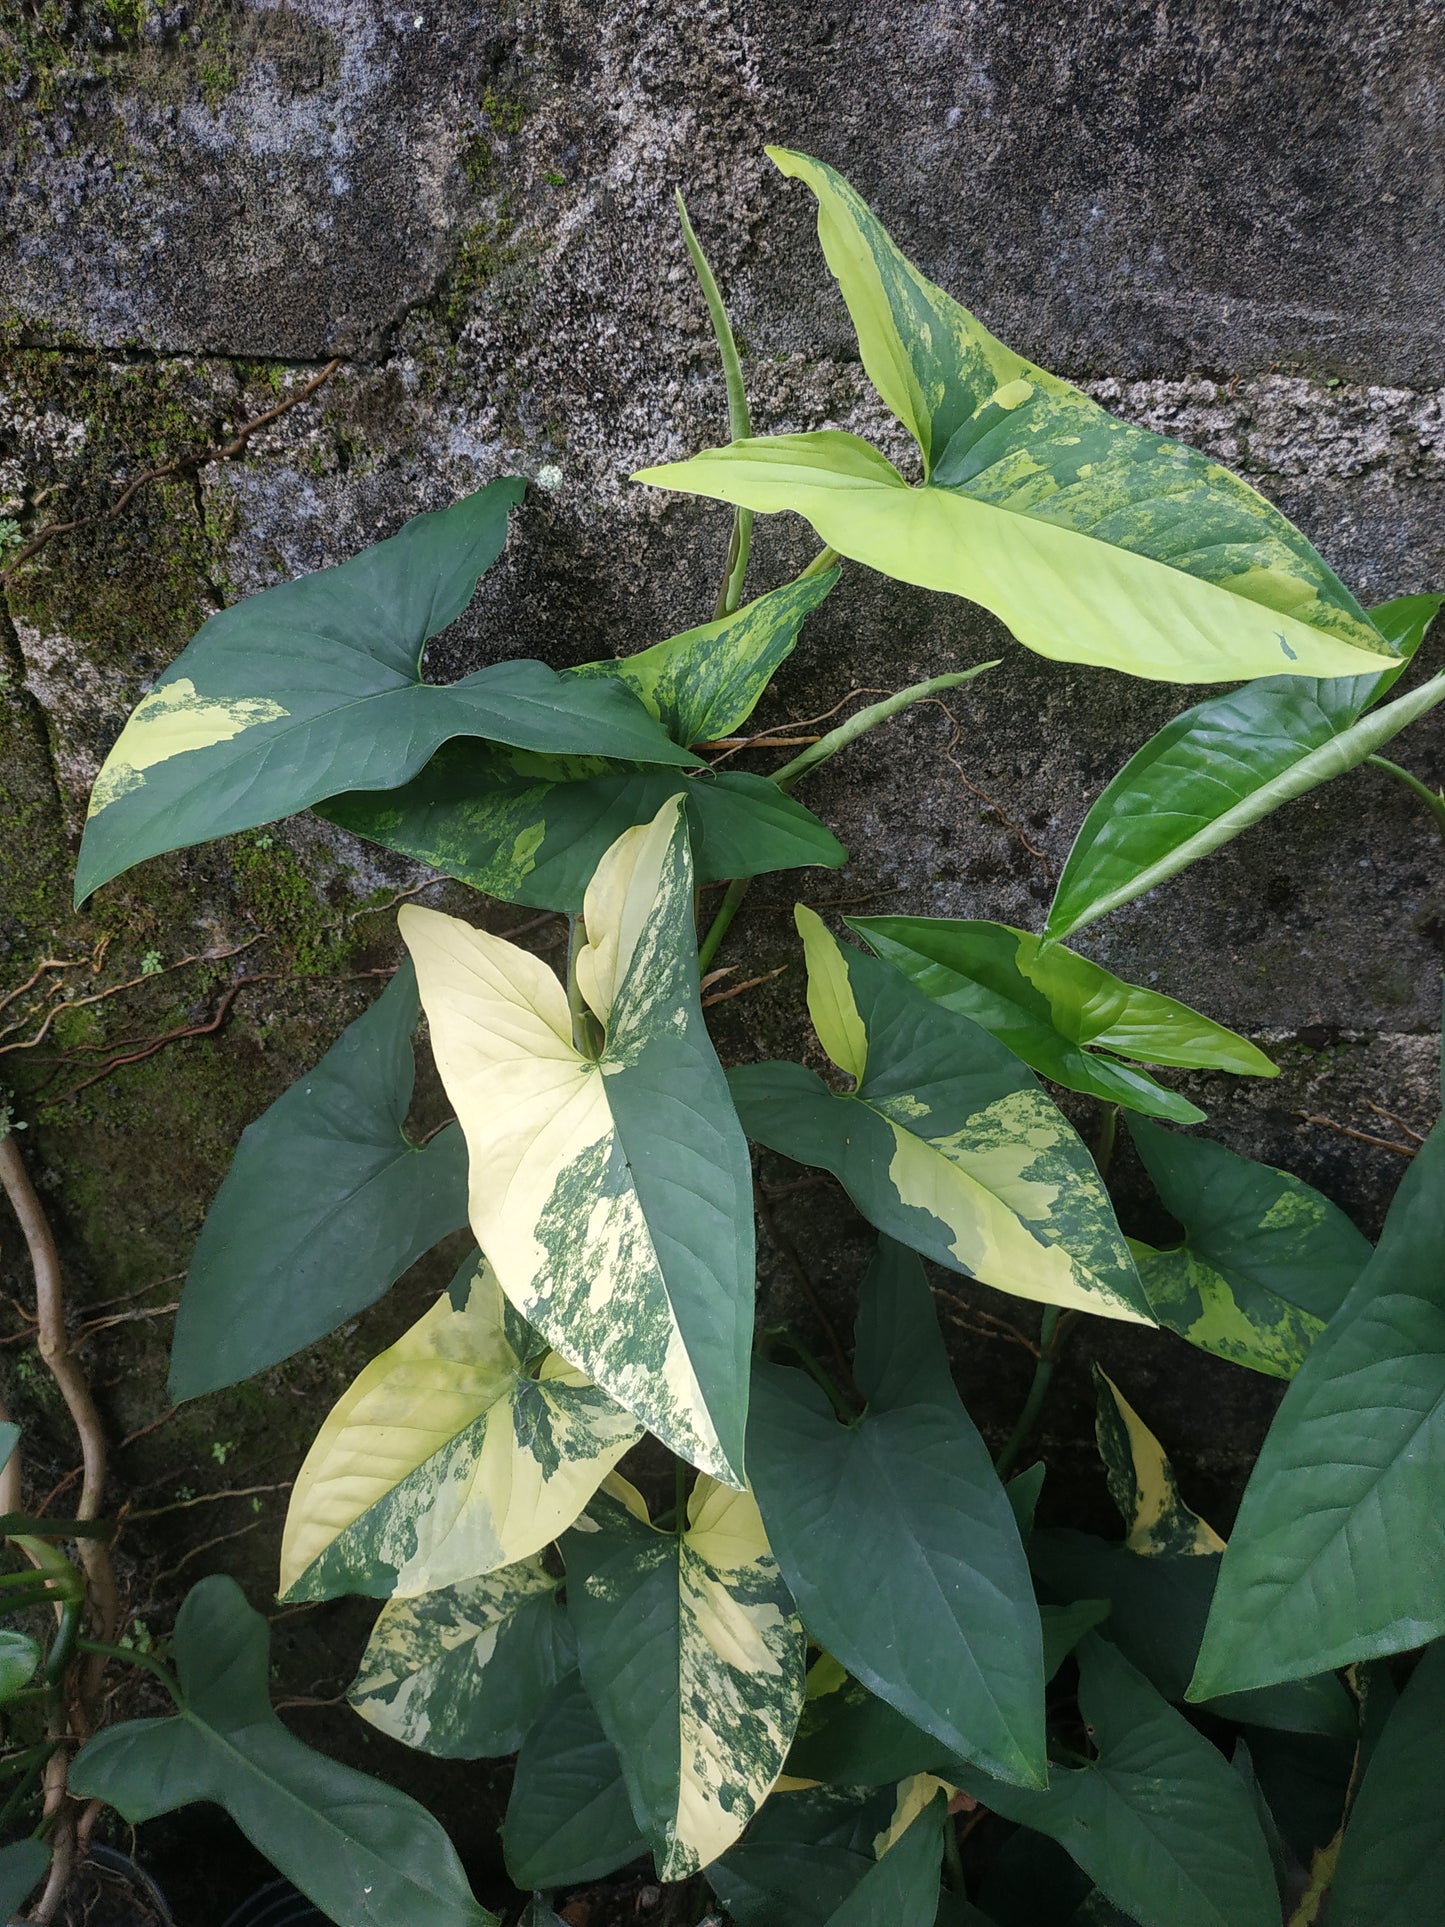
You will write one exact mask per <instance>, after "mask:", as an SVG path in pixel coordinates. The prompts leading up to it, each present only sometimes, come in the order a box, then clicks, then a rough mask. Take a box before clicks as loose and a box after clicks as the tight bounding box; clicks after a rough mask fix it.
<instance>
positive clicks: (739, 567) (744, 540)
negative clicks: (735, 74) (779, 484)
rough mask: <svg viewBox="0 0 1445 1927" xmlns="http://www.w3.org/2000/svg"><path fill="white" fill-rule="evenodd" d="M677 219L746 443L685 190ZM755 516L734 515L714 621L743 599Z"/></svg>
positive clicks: (732, 346) (731, 421)
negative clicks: (705, 305)
mask: <svg viewBox="0 0 1445 1927" xmlns="http://www.w3.org/2000/svg"><path fill="white" fill-rule="evenodd" d="M677 218H678V219H679V220H680V221H681V222H682V238H683V240H684V241H685V242H686V243H687V251H688V254H689V255H690V256H691V257H692V265H693V270H694V272H695V273H696V275H697V279H698V286H699V287H700V288H701V289H702V298H703V300H704V301H706V303H707V312H708V319H709V320H710V321H711V322H712V331H713V334H714V335H715V336H716V338H717V346H718V353H719V355H720V356H721V357H722V367H723V379H724V381H725V382H726V383H727V391H728V434H729V437H730V438H731V440H733V441H735V442H741V441H746V440H747V438H748V437H749V436H750V435H751V434H752V432H753V425H752V417H751V415H750V414H749V412H748V396H747V390H746V389H745V388H744V386H743V365H742V362H741V360H740V359H739V357H738V345H737V342H736V341H735V340H734V339H733V329H732V323H731V322H730V321H729V320H728V311H727V309H726V308H725V307H724V306H723V298H722V295H721V294H720V293H719V291H718V285H717V278H716V276H715V275H714V274H713V271H712V268H711V266H710V265H709V263H708V258H707V256H706V255H705V254H704V253H703V251H702V244H701V242H700V241H699V240H698V238H697V235H696V234H695V233H694V232H693V226H692V222H691V221H690V220H689V219H688V215H687V203H686V202H685V201H684V200H683V198H682V190H681V189H680V188H679V189H678V192H677ZM752 539H753V515H752V510H751V509H737V510H735V511H734V513H733V533H732V540H731V542H730V543H729V544H728V560H727V568H726V570H725V572H724V575H723V585H722V588H721V589H720V590H719V591H718V599H717V607H716V608H715V609H714V611H713V617H714V620H716V618H717V617H718V616H730V615H731V614H732V613H733V611H734V610H735V609H736V608H737V606H738V604H739V603H740V602H741V601H742V599H743V578H744V576H745V575H746V574H747V572H748V550H749V549H750V548H751V546H752Z"/></svg>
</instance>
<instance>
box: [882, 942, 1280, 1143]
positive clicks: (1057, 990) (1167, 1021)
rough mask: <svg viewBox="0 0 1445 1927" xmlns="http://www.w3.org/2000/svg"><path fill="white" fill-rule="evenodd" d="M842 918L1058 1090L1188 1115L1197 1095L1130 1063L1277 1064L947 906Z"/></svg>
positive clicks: (1158, 1113) (1180, 1007) (1145, 994)
mask: <svg viewBox="0 0 1445 1927" xmlns="http://www.w3.org/2000/svg"><path fill="white" fill-rule="evenodd" d="M846 922H847V924H848V927H849V928H850V929H851V930H856V931H857V932H858V934H859V935H860V936H861V937H862V938H863V939H864V940H865V941H866V942H867V943H869V944H871V945H872V947H873V949H874V950H876V951H877V953H878V955H879V956H880V957H882V958H883V959H884V960H885V962H887V963H891V964H892V965H893V966H894V967H895V968H896V969H898V970H901V971H902V972H903V974H904V976H905V977H907V978H908V980H909V982H910V983H913V984H916V985H917V986H918V988H919V989H920V990H921V991H923V993H924V994H925V995H926V996H928V997H932V998H933V999H934V1001H935V1002H937V1003H940V1004H942V1005H944V1006H945V1008H946V1009H948V1010H957V1011H960V1012H962V1014H963V1015H964V1016H965V1017H971V1018H972V1019H973V1021H974V1022H975V1023H976V1024H982V1025H983V1027H984V1029H985V1030H988V1031H991V1032H992V1033H993V1035H994V1036H995V1037H997V1038H998V1039H999V1040H1000V1041H1001V1042H1003V1043H1005V1044H1007V1045H1008V1047H1009V1049H1010V1050H1011V1051H1014V1052H1016V1053H1017V1055H1018V1056H1020V1057H1021V1058H1022V1059H1023V1060H1024V1062H1025V1063H1026V1064H1027V1065H1029V1067H1030V1068H1031V1069H1032V1070H1036V1071H1038V1072H1039V1073H1040V1074H1041V1075H1042V1076H1044V1077H1048V1078H1052V1079H1053V1081H1054V1082H1055V1083H1056V1084H1062V1085H1063V1086H1064V1088H1065V1089H1066V1090H1071V1091H1083V1092H1086V1093H1087V1094H1088V1095H1089V1096H1091V1097H1098V1098H1102V1099H1103V1100H1104V1101H1105V1102H1106V1103H1114V1104H1122V1105H1123V1106H1124V1107H1125V1108H1126V1109H1128V1110H1131V1111H1142V1112H1144V1113H1145V1114H1146V1115H1147V1116H1150V1117H1167V1118H1169V1119H1170V1120H1171V1121H1172V1122H1174V1123H1176V1124H1197V1123H1199V1122H1200V1120H1201V1119H1202V1118H1203V1116H1204V1113H1203V1111H1201V1110H1200V1109H1199V1108H1198V1106H1197V1105H1195V1104H1191V1103H1190V1102H1189V1101H1188V1099H1187V1098H1183V1097H1180V1096H1179V1095H1178V1093H1177V1092H1175V1091H1171V1090H1167V1089H1166V1088H1165V1087H1164V1086H1163V1085H1162V1084H1158V1083H1156V1082H1155V1080H1154V1079H1153V1078H1152V1077H1150V1076H1149V1075H1148V1074H1147V1072H1145V1071H1142V1070H1140V1069H1138V1068H1137V1065H1138V1064H1141V1063H1144V1064H1170V1065H1175V1066H1177V1067H1179V1068H1180V1069H1187V1070H1223V1071H1232V1072H1234V1073H1235V1074H1236V1075H1238V1076H1245V1077H1277V1076H1278V1075H1279V1072H1278V1070H1277V1069H1276V1067H1275V1066H1274V1065H1273V1064H1272V1063H1271V1062H1270V1060H1269V1059H1268V1058H1267V1057H1266V1056H1265V1054H1264V1052H1263V1051H1262V1050H1259V1049H1257V1048H1256V1047H1255V1045H1253V1044H1251V1043H1250V1042H1249V1040H1248V1038H1245V1037H1240V1036H1238V1035H1237V1034H1236V1032H1234V1031H1232V1030H1226V1029H1225V1027H1224V1025H1223V1024H1216V1023H1214V1022H1213V1021H1212V1020H1211V1019H1210V1018H1208V1017H1202V1016H1201V1015H1200V1014H1199V1012H1198V1011H1197V1010H1191V1009H1190V1008H1189V1006H1188V1005H1187V1004H1181V1003H1177V1002H1176V1001H1175V1000H1174V998H1172V997H1164V996H1161V995H1160V994H1159V992H1158V991H1154V990H1146V989H1144V988H1143V987H1142V986H1141V985H1139V984H1130V983H1125V982H1124V980H1123V978H1121V977H1116V976H1114V974H1113V973H1112V971H1108V970H1105V969H1104V967H1103V965H1102V964H1096V963H1093V962H1091V961H1090V960H1089V959H1088V958H1087V957H1081V956H1079V955H1078V954H1077V952H1075V951H1073V950H1066V949H1065V948H1064V947H1063V945H1062V944H1046V943H1045V942H1044V940H1043V939H1042V938H1040V937H1034V936H1030V934H1029V933H1028V932H1027V931H1025V930H1015V929H1014V928H1013V927H1012V926H1011V925H1009V924H1006V923H984V922H980V921H976V920H965V919H955V918H951V917H849V918H847V919H846ZM1121 1058H1129V1059H1133V1060H1134V1062H1132V1063H1121V1062H1120V1061H1119V1060H1120V1059H1121Z"/></svg>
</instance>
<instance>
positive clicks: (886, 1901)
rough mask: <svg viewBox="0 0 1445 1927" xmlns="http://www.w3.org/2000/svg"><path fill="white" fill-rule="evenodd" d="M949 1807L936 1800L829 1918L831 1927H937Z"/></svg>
mask: <svg viewBox="0 0 1445 1927" xmlns="http://www.w3.org/2000/svg"><path fill="white" fill-rule="evenodd" d="M947 1806H948V1802H947V1801H946V1799H945V1798H944V1796H943V1795H942V1794H941V1793H938V1794H935V1795H934V1797H933V1798H932V1799H931V1800H930V1801H929V1803H928V1805H927V1806H926V1807H925V1808H924V1809H923V1811H922V1812H921V1813H920V1814H918V1815H917V1816H916V1817H915V1818H914V1819H913V1820H912V1821H910V1822H909V1824H908V1826H907V1827H905V1828H904V1830H903V1832H902V1833H901V1834H900V1835H899V1837H898V1839H897V1840H895V1841H894V1843H893V1845H892V1846H891V1847H889V1849H888V1851H887V1852H886V1853H885V1854H884V1855H883V1857H882V1858H881V1859H880V1860H875V1861H874V1863H873V1865H872V1866H871V1867H870V1868H869V1869H868V1871H867V1873H865V1874H864V1876H863V1878H862V1879H861V1880H860V1881H859V1882H858V1885H857V1886H856V1887H855V1888H854V1889H853V1891H852V1893H851V1894H849V1896H848V1898H847V1899H846V1900H845V1901H844V1902H843V1904H842V1906H841V1907H839V1908H838V1909H837V1910H836V1911H835V1912H834V1913H832V1914H830V1915H829V1916H828V1927H933V1920H934V1916H935V1915H936V1914H937V1912H938V1867H939V1862H940V1860H941V1859H942V1857H943V1824H944V1816H945V1813H946V1811H947Z"/></svg>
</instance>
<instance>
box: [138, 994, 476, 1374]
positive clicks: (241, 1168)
mask: <svg viewBox="0 0 1445 1927" xmlns="http://www.w3.org/2000/svg"><path fill="white" fill-rule="evenodd" d="M419 1014H420V1013H419V1006H418V1003H417V994H416V976H415V973H414V972H413V970H412V967H411V965H410V964H409V963H406V964H403V966H402V968H401V969H400V970H398V972H397V973H396V976H395V977H394V978H393V979H392V981H391V983H390V984H388V986H387V987H386V989H385V990H384V991H383V992H382V994H381V996H380V997H379V998H378V999H377V1001H376V1002H375V1003H374V1004H373V1005H372V1006H371V1008H370V1009H369V1010H368V1011H366V1012H365V1013H364V1014H363V1015H362V1016H360V1017H358V1018H357V1020H356V1022H355V1023H354V1024H351V1025H349V1026H348V1027H347V1029H346V1030H345V1031H343V1032H342V1034H341V1036H340V1037H339V1038H338V1039H337V1041H336V1043H335V1044H333V1045H332V1047H331V1049H330V1050H329V1051H328V1052H327V1053H326V1055H325V1057H323V1058H322V1060H321V1062H320V1063H319V1064H318V1065H317V1066H316V1068H315V1070H314V1071H310V1072H308V1073H307V1075H306V1076H304V1077H301V1078H298V1079H297V1081H296V1082H295V1083H294V1084H293V1085H292V1086H291V1088H290V1090H289V1091H286V1092H284V1093H283V1094H282V1095H281V1096H280V1097H278V1098H277V1100H276V1102H275V1103H274V1104H273V1105H272V1106H271V1108H270V1110H268V1111H267V1112H266V1113H265V1114H264V1115H263V1116H262V1117H259V1118H258V1119H257V1120H256V1122H255V1123H254V1124H251V1125H249V1126H248V1127H247V1128H246V1130H245V1131H244V1132H243V1133H242V1136H241V1142H240V1144H239V1146H238V1147H237V1150H236V1156H235V1159H234V1161H233V1162H232V1165H231V1169H230V1170H229V1172H227V1174H226V1181H225V1183H224V1184H223V1185H222V1186H221V1189H220V1191H219V1192H218V1193H217V1194H216V1201H215V1203H214V1204H213V1205H212V1206H211V1209H210V1212H209V1214H208V1215H207V1218H206V1222H205V1224H204V1225H203V1226H202V1228H201V1235H200V1237H199V1239H198V1240H197V1241H196V1248H195V1251H194V1252H193V1253H192V1256H191V1265H190V1270H189V1271H188V1272H187V1274H186V1284H185V1289H184V1290H183V1291H182V1293H181V1309H180V1312H179V1314H178V1315H177V1318H176V1333H175V1342H174V1345H173V1347H172V1351H171V1380H170V1389H171V1396H172V1397H173V1398H176V1399H183V1398H198V1397H199V1396H200V1395H201V1393H203V1392H213V1391H215V1390H216V1389H217V1388H218V1387H219V1386H222V1385H234V1384H236V1383H237V1382H238V1381H239V1380H241V1379H243V1378H249V1377H250V1376H251V1375H252V1373H254V1372H259V1371H264V1370H265V1369H266V1367H267V1366H268V1365H275V1364H278V1363H279V1362H280V1360H281V1359H283V1358H289V1357H290V1356H291V1354H292V1353H293V1352H298V1351H300V1350H301V1349H302V1347H303V1346H306V1345H310V1344H313V1343H314V1342H315V1340H316V1339H318V1338H324V1337H325V1336H326V1334H327V1332H329V1331H334V1330H335V1329H336V1327H337V1326H338V1325H340V1324H343V1323H344V1322H345V1321H346V1320H347V1319H348V1318H354V1317H355V1316H356V1314H357V1313H358V1312H361V1311H365V1309H366V1307H367V1306H368V1305H372V1304H375V1302H376V1300H377V1299H378V1298H380V1296H381V1295H382V1293H383V1292H384V1291H385V1290H386V1289H387V1287H388V1286H389V1285H391V1284H393V1283H394V1282H395V1281H396V1279H398V1278H399V1277H400V1276H401V1274H402V1272H404V1271H405V1270H406V1268H407V1266H408V1265H410V1264H413V1263H415V1261H416V1260H417V1259H418V1258H419V1257H421V1255H422V1253H423V1252H425V1251H430V1249H431V1248H432V1246H433V1245H435V1244H437V1243H439V1242H440V1240H441V1239H443V1238H445V1237H446V1236H447V1234H448V1233H449V1232H452V1231H456V1230H458V1229H459V1228H460V1227H461V1226H462V1225H464V1224H465V1223H466V1221H467V1199H466V1147H465V1145H464V1144H463V1142H462V1134H461V1132H460V1131H459V1130H458V1129H457V1127H456V1126H455V1125H453V1124H449V1125H448V1126H447V1127H446V1128H445V1130H442V1131H439V1132H438V1133H437V1135H436V1136H435V1137H434V1138H433V1139H432V1140H431V1142H430V1143H429V1144H427V1145H425V1146H423V1145H418V1144H413V1143H412V1142H411V1141H410V1139H409V1138H408V1137H407V1136H406V1135H405V1133H404V1131H403V1129H402V1127H403V1125H404V1123H405V1122H406V1114H407V1111H408V1110H409V1108H410V1106H411V1093H412V1082H413V1078H414V1076H415V1065H414V1062H413V1059H412V1049H411V1034H412V1032H413V1030H415V1028H416V1024H417V1018H418V1016H419Z"/></svg>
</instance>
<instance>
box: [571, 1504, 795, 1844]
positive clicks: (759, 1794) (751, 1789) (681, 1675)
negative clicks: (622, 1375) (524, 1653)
mask: <svg viewBox="0 0 1445 1927" xmlns="http://www.w3.org/2000/svg"><path fill="white" fill-rule="evenodd" d="M563 1550H564V1553H565V1555H566V1560H567V1583H568V1602H569V1604H568V1610H569V1612H570V1614H571V1617H572V1620H573V1624H574V1625H575V1627H576V1631H577V1645H578V1653H579V1657H580V1660H581V1666H582V1677H583V1679H584V1681H585V1682H586V1685H587V1690H588V1693H589V1694H590V1695H591V1697H592V1701H593V1704H594V1705H595V1706H596V1708H597V1712H598V1714H599V1716H600V1718H601V1721H602V1726H603V1730H604V1731H605V1732H606V1734H607V1737H608V1738H609V1739H610V1740H611V1741H612V1744H613V1745H614V1746H615V1747H616V1749H617V1753H618V1757H619V1759H620V1760H621V1762H622V1772H623V1777H624V1779H625V1780H626V1782H627V1789H628V1793H629V1795H630V1797H631V1800H632V1809H633V1813H634V1815H635V1817H636V1820H637V1823H638V1826H639V1827H640V1828H641V1829H642V1830H643V1831H644V1832H645V1833H646V1834H647V1835H648V1837H649V1838H650V1839H651V1841H652V1843H653V1847H654V1850H655V1852H656V1854H657V1862H658V1872H659V1874H660V1875H661V1877H662V1878H663V1879H664V1880H684V1879H686V1878H687V1877H688V1876H689V1875H691V1874H693V1873H695V1872H696V1871H697V1870H698V1868H699V1867H705V1866H707V1865H708V1863H709V1862H710V1861H712V1860H714V1859H716V1858H717V1856H718V1855H719V1854H720V1853H723V1852H725V1851H726V1849H727V1848H728V1847H730V1846H731V1845H732V1844H733V1842H734V1841H735V1840H736V1839H737V1838H738V1837H739V1835H740V1834H741V1833H742V1831H743V1828H744V1827H745V1826H746V1825H747V1823H748V1821H749V1820H750V1819H751V1818H752V1816H753V1814H754V1813H755V1812H756V1811H757V1809H758V1807H759V1806H760V1805H761V1804H762V1802H763V1800H764V1799H765V1798H766V1796H767V1794H768V1792H769V1791H770V1789H771V1788H772V1786H773V1784H774V1783H775V1781H776V1780H777V1778H778V1776H779V1774H780V1773H781V1772H782V1770H783V1762H784V1760H785V1758H786V1757H787V1751H788V1747H789V1745H790V1744H791V1742H792V1738H793V1734H794V1732H795V1730H796V1728H797V1724H798V1716H799V1714H800V1713H801V1711H802V1706H803V1690H804V1686H803V1656H804V1647H805V1640H804V1635H803V1629H802V1626H801V1625H800V1623H799V1621H798V1617H797V1614H796V1612H795V1611H794V1608H793V1602H792V1597H791V1595H790V1594H789V1592H788V1589H787V1586H786V1585H785V1584H784V1582H783V1579H782V1576H781V1574H780V1573H779V1571H778V1568H777V1562H776V1561H775V1560H774V1558H773V1555H772V1553H771V1551H770V1550H769V1547H768V1542H767V1536H766V1534H765V1532H764V1530H763V1523H762V1520H761V1518H760V1517H759V1514H758V1508H757V1504H756V1502H755V1501H754V1499H753V1496H752V1494H751V1493H750V1492H733V1491H730V1490H728V1489H727V1488H725V1487H723V1486H721V1485H719V1484H718V1483H717V1482H716V1481H715V1480H713V1479H710V1478H708V1477H706V1476H704V1477H702V1478H699V1479H698V1481H697V1483H696V1485H695V1486H694V1487H693V1490H692V1494H691V1496H690V1498H689V1500H688V1505H687V1523H686V1528H685V1530H684V1531H682V1532H658V1531H656V1530H655V1529H654V1528H653V1527H652V1526H651V1525H649V1524H647V1523H646V1522H645V1520H643V1519H638V1518H637V1517H636V1516H635V1515H634V1513H633V1512H632V1511H631V1510H630V1509H628V1508H626V1507H624V1506H621V1505H610V1504H607V1503H606V1502H604V1501H596V1502H594V1504H593V1506H592V1507H591V1508H590V1509H589V1512H588V1516H587V1518H586V1519H585V1520H584V1521H583V1522H582V1524H581V1526H580V1527H579V1529H578V1530H577V1531H575V1532H572V1533H569V1534H568V1536H567V1539H566V1541H565V1542H564V1548H563Z"/></svg>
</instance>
